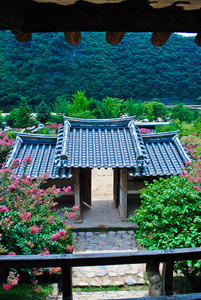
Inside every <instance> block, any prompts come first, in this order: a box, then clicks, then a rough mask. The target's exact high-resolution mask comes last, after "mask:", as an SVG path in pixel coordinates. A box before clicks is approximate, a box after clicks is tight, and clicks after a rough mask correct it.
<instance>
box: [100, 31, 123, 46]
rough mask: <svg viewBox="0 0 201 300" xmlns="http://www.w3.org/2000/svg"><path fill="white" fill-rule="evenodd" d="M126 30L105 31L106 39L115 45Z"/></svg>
mask: <svg viewBox="0 0 201 300" xmlns="http://www.w3.org/2000/svg"><path fill="white" fill-rule="evenodd" d="M125 33H126V32H111V31H108V32H107V33H106V38H105V39H106V41H107V43H108V44H110V45H112V46H116V45H118V44H119V43H120V42H121V40H122V39H123V37H124V35H125Z"/></svg>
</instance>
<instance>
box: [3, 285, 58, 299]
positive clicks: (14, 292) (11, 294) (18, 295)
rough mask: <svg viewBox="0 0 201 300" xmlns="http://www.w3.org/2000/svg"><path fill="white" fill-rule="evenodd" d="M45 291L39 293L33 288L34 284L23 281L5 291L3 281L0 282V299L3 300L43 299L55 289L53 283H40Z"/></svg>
mask: <svg viewBox="0 0 201 300" xmlns="http://www.w3.org/2000/svg"><path fill="white" fill-rule="evenodd" d="M40 286H41V287H42V289H43V291H42V292H41V293H40V294H38V293H36V292H34V290H33V284H28V283H22V284H19V285H17V286H13V287H12V288H11V289H10V291H5V290H4V289H3V283H1V284H0V299H1V300H11V299H15V300H29V299H34V300H42V299H46V297H47V296H48V295H50V294H51V293H52V291H53V287H52V285H51V284H44V283H43V284H40Z"/></svg>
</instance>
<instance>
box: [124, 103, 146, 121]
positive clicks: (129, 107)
mask: <svg viewBox="0 0 201 300" xmlns="http://www.w3.org/2000/svg"><path fill="white" fill-rule="evenodd" d="M144 110H145V107H144V105H143V104H142V102H141V101H139V102H138V103H135V100H134V99H133V98H130V99H128V100H127V101H126V103H125V109H124V113H125V114H127V115H128V116H135V118H136V120H143V119H144V116H143V115H144Z"/></svg>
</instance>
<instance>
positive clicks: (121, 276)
mask: <svg viewBox="0 0 201 300" xmlns="http://www.w3.org/2000/svg"><path fill="white" fill-rule="evenodd" d="M144 270H145V265H144V264H135V265H115V266H96V267H75V268H73V286H74V287H88V286H94V287H101V286H104V287H108V286H119V287H120V286H123V285H125V284H127V285H130V286H133V285H144V284H145V280H144Z"/></svg>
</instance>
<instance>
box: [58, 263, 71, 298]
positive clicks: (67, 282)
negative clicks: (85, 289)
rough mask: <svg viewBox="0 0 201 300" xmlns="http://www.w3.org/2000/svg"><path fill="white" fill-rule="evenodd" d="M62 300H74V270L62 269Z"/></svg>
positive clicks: (69, 268)
mask: <svg viewBox="0 0 201 300" xmlns="http://www.w3.org/2000/svg"><path fill="white" fill-rule="evenodd" d="M61 274H62V291H63V297H62V300H73V290H72V268H71V267H62V268H61Z"/></svg>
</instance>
